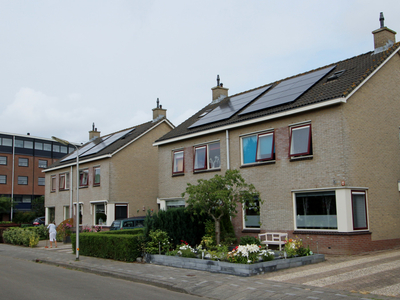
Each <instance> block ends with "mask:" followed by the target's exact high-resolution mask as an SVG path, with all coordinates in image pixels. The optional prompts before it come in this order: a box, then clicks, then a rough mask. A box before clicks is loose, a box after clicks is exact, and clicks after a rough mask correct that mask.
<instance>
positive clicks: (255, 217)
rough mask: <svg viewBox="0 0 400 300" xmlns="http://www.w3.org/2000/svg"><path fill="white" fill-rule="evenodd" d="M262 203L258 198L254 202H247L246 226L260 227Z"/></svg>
mask: <svg viewBox="0 0 400 300" xmlns="http://www.w3.org/2000/svg"><path fill="white" fill-rule="evenodd" d="M259 207H260V203H259V201H258V200H256V201H254V203H253V204H251V203H249V202H247V203H246V209H245V210H244V227H245V228H260V209H259Z"/></svg>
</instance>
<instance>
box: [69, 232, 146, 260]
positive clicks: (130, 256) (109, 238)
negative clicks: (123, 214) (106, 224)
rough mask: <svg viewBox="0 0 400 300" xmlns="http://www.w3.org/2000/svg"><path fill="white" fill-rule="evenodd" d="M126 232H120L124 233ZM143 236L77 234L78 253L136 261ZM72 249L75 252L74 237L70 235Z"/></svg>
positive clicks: (106, 233) (139, 254) (140, 252)
mask: <svg viewBox="0 0 400 300" xmlns="http://www.w3.org/2000/svg"><path fill="white" fill-rule="evenodd" d="M117 231H118V230H117ZM125 231H128V230H122V232H125ZM142 241H143V235H141V234H136V235H134V234H120V233H116V234H115V233H111V231H110V232H104V233H97V232H94V233H93V232H84V233H80V234H79V253H80V254H81V255H86V256H94V257H100V258H110V259H115V260H121V261H136V258H137V257H139V256H141V254H142V251H141V246H142ZM71 242H72V249H73V251H74V252H75V250H76V235H75V234H72V235H71Z"/></svg>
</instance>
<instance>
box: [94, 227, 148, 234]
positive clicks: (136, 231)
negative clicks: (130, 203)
mask: <svg viewBox="0 0 400 300" xmlns="http://www.w3.org/2000/svg"><path fill="white" fill-rule="evenodd" d="M99 234H143V228H135V229H122V230H110V231H100V232H99Z"/></svg>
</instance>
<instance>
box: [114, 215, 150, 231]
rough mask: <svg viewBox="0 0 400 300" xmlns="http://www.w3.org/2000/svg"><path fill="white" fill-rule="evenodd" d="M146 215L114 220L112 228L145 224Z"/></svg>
mask: <svg viewBox="0 0 400 300" xmlns="http://www.w3.org/2000/svg"><path fill="white" fill-rule="evenodd" d="M144 219H145V218H144V217H133V218H127V219H121V220H115V221H114V222H112V224H111V227H110V230H121V229H134V228H141V227H143V226H144Z"/></svg>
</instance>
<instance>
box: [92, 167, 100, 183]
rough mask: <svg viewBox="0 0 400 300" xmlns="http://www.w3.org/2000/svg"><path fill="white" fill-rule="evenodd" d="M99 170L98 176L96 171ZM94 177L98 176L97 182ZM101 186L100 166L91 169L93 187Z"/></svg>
mask: <svg viewBox="0 0 400 300" xmlns="http://www.w3.org/2000/svg"><path fill="white" fill-rule="evenodd" d="M97 170H99V174H96V171H97ZM96 175H98V176H99V182H96ZM100 184H101V168H100V166H96V167H93V186H100Z"/></svg>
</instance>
